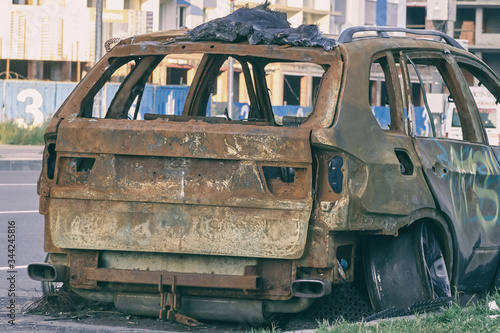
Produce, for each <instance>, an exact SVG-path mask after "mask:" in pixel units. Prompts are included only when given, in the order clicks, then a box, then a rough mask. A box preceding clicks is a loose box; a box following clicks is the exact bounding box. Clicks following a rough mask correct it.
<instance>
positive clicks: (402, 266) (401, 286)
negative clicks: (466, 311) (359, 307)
mask: <svg viewBox="0 0 500 333" xmlns="http://www.w3.org/2000/svg"><path fill="white" fill-rule="evenodd" d="M437 235H438V234H437V231H436V230H435V228H434V227H433V226H432V224H430V223H426V222H423V223H419V224H417V225H416V226H414V227H411V228H408V229H407V230H404V231H401V232H400V233H399V235H398V236H397V237H393V236H374V237H370V238H368V239H367V240H366V242H365V246H364V269H365V278H366V285H367V289H368V294H369V296H370V301H371V303H372V306H373V308H374V309H375V310H377V311H381V310H384V309H387V308H390V307H396V308H402V307H407V306H411V305H413V304H414V303H415V302H417V301H422V300H427V299H434V298H439V297H448V296H451V288H450V282H449V281H450V280H449V277H448V272H447V268H446V262H445V258H444V255H443V251H442V248H441V245H440V244H439V240H438V236H437Z"/></svg>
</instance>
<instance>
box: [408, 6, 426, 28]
mask: <svg viewBox="0 0 500 333" xmlns="http://www.w3.org/2000/svg"><path fill="white" fill-rule="evenodd" d="M406 27H407V28H409V29H425V7H406Z"/></svg>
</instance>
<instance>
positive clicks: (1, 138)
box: [0, 121, 48, 145]
mask: <svg viewBox="0 0 500 333" xmlns="http://www.w3.org/2000/svg"><path fill="white" fill-rule="evenodd" d="M47 124H48V122H45V123H44V124H43V125H42V126H40V127H27V128H23V127H19V126H17V124H16V123H15V122H13V121H7V122H3V123H0V144H16V145H43V143H44V142H43V133H44V132H45V128H46V127H47Z"/></svg>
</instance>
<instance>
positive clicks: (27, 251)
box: [0, 171, 44, 297]
mask: <svg viewBox="0 0 500 333" xmlns="http://www.w3.org/2000/svg"><path fill="white" fill-rule="evenodd" d="M39 174H40V172H39V171H0V244H1V247H0V274H1V275H0V276H2V277H3V278H2V279H1V280H0V281H2V282H0V297H6V296H7V293H8V289H9V288H10V284H8V283H4V282H5V281H6V279H7V277H9V276H10V275H12V273H8V272H11V271H15V272H16V273H15V275H16V296H24V297H34V296H35V295H36V294H37V293H38V292H39V291H40V284H39V283H38V282H36V281H33V280H31V279H30V278H29V277H28V274H27V271H26V265H28V264H29V263H31V262H36V261H38V262H39V261H42V262H43V259H44V251H43V217H42V215H40V214H39V213H38V195H37V193H36V181H37V179H38V175H39ZM9 224H10V226H11V227H13V226H14V228H10V230H11V233H9ZM8 235H13V236H14V237H11V238H10V242H9V239H8ZM9 245H11V246H10V248H9V247H8V246H9ZM9 260H11V261H9ZM12 260H13V261H12ZM10 264H14V269H10V267H9V265H10Z"/></svg>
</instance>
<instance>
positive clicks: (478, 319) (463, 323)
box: [317, 290, 500, 333]
mask: <svg viewBox="0 0 500 333" xmlns="http://www.w3.org/2000/svg"><path fill="white" fill-rule="evenodd" d="M493 300H494V301H496V303H497V304H500V290H496V291H493V292H491V293H489V294H488V295H487V296H486V300H485V301H484V300H483V301H477V302H472V303H470V304H468V306H466V307H460V306H459V305H458V304H459V302H458V299H457V300H456V301H455V302H454V303H453V304H452V306H450V307H449V308H446V309H444V310H443V311H442V312H439V313H429V314H426V315H417V316H415V318H414V319H411V318H405V319H386V320H382V321H379V322H377V323H373V324H369V325H368V324H366V323H348V322H346V321H344V320H339V321H337V322H335V323H327V322H323V323H321V324H320V325H319V328H318V330H317V332H318V333H327V332H332V333H335V332H347V333H349V332H352V333H365V332H370V333H371V332H376V333H382V332H384V333H396V332H397V333H399V332H425V333H427V332H436V333H441V332H443V333H451V332H474V333H476V332H500V318H487V316H488V315H495V314H500V311H490V310H489V308H488V302H489V301H493Z"/></svg>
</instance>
